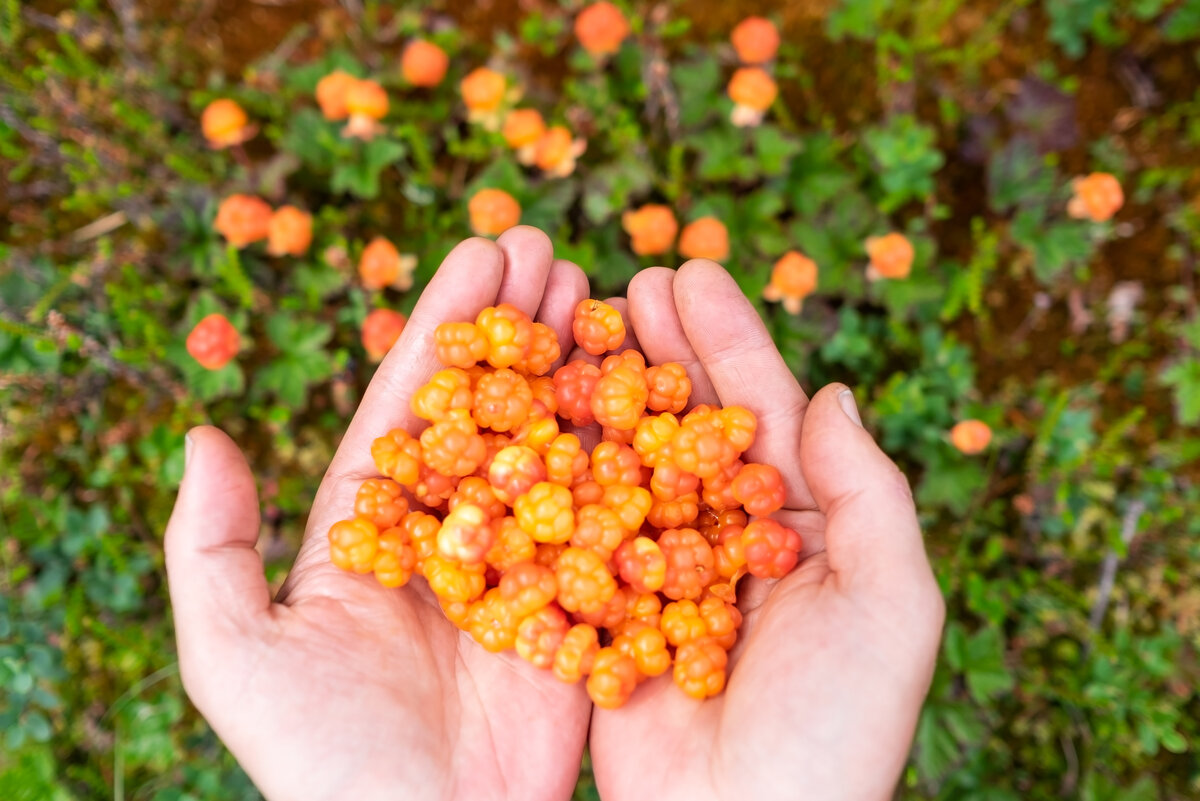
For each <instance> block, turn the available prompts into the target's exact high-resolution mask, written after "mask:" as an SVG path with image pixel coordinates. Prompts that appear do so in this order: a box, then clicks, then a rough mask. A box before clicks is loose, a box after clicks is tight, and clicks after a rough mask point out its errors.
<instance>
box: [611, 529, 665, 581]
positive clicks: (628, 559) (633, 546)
mask: <svg viewBox="0 0 1200 801" xmlns="http://www.w3.org/2000/svg"><path fill="white" fill-rule="evenodd" d="M614 559H615V561H616V565H617V571H618V573H619V575H620V576H621V581H624V582H625V583H626V584H628V585H629V587H630V588H631V589H632V590H633V591H634V592H639V593H641V592H657V591H658V590H660V589H662V586H663V583H664V582H665V581H666V578H667V558H666V557H665V556H664V555H663V552H662V549H661V548H659V547H658V543H657V542H655V541H654V540H652V539H650V538H649V537H635V538H634V539H631V540H627V541H625V542H622V543H621V545H620V547H619V548H617V550H616V553H615V554H614Z"/></svg>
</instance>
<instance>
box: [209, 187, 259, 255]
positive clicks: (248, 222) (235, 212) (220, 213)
mask: <svg viewBox="0 0 1200 801" xmlns="http://www.w3.org/2000/svg"><path fill="white" fill-rule="evenodd" d="M271 214H272V212H271V207H270V206H268V205H267V201H265V200H263V199H262V198H258V197H254V196H253V195H230V196H229V197H227V198H225V199H224V200H222V201H221V205H219V206H217V219H216V220H215V221H214V222H213V230H215V231H216V232H217V233H218V234H220V235H221V236H223V237H225V241H227V242H228V243H229V244H231V245H233V246H234V247H235V248H238V249H239V250H240V249H242V248H244V247H246V246H247V245H249V244H252V243H254V242H258V241H260V240H263V239H266V238H267V235H268V234H269V233H270V229H271Z"/></svg>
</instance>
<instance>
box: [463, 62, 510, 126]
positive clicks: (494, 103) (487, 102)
mask: <svg viewBox="0 0 1200 801" xmlns="http://www.w3.org/2000/svg"><path fill="white" fill-rule="evenodd" d="M507 88H508V81H507V79H506V78H505V77H504V76H503V75H501V74H500V73H498V72H496V71H495V70H490V69H488V68H487V67H478V68H477V69H474V70H472V71H471V72H470V73H468V74H467V77H465V78H463V79H462V83H460V84H459V90H460V91H461V92H462V98H463V103H464V104H465V105H466V107H467V118H468V119H469V120H471V121H472V122H484V123H490V124H495V121H496V111H497V109H499V108H500V104H501V103H503V102H504V95H505V92H506V91H507Z"/></svg>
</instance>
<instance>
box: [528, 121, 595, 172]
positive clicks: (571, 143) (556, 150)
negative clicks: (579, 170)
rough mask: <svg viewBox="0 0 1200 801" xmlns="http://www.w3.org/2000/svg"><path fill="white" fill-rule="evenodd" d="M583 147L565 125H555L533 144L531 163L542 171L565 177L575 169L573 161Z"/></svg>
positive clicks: (581, 151)
mask: <svg viewBox="0 0 1200 801" xmlns="http://www.w3.org/2000/svg"><path fill="white" fill-rule="evenodd" d="M585 147H586V145H585V143H584V142H583V140H581V139H575V138H574V137H572V136H571V131H570V130H569V129H567V128H566V127H565V126H562V125H555V126H553V127H551V128H547V129H546V132H545V133H543V134H542V135H541V137H539V138H538V140H537V142H536V143H535V144H534V145H533V163H534V165H536V166H537V168H538V169H539V170H542V171H543V172H546V173H549V174H550V175H553V176H556V177H559V178H565V177H566V176H568V175H570V174H571V173H573V172H574V171H575V161H576V159H577V158H578V157H579V156H580V155H581V154H582V153H583V151H584V148H585Z"/></svg>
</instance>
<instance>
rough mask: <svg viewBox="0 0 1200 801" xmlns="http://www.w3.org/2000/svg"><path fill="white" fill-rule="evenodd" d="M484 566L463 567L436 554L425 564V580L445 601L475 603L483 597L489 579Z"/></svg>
mask: <svg viewBox="0 0 1200 801" xmlns="http://www.w3.org/2000/svg"><path fill="white" fill-rule="evenodd" d="M483 571H484V565H483V564H479V565H462V564H459V563H458V562H455V561H453V560H450V559H447V558H445V557H444V556H442V555H441V554H437V553H434V554H432V555H431V556H430V557H429V558H428V559H426V560H425V563H424V575H425V580H426V581H427V582H428V583H429V589H431V590H433V592H434V594H435V595H437V596H438V598H440V599H441V600H444V601H453V602H464V601H473V600H475V599H476V598H478V597H479V596H481V595H483V591H484V590H485V589H486V588H487V579H485V578H484V575H483Z"/></svg>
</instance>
